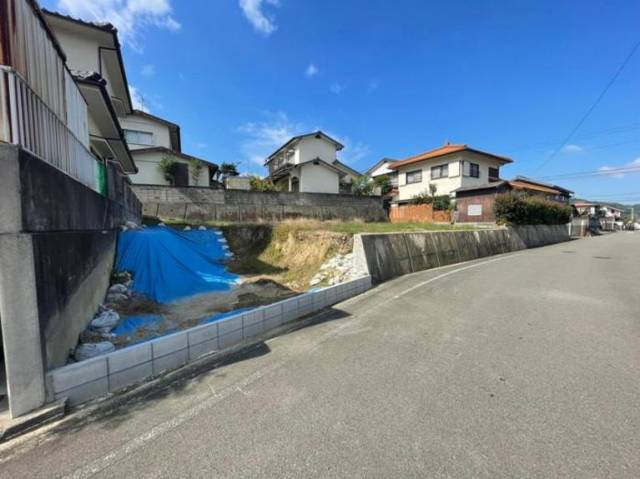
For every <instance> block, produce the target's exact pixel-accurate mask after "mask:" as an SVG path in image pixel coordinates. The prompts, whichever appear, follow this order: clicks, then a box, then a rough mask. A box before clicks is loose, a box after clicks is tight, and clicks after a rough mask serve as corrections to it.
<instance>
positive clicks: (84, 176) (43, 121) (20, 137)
mask: <svg viewBox="0 0 640 479" xmlns="http://www.w3.org/2000/svg"><path fill="white" fill-rule="evenodd" d="M64 79H65V81H66V83H67V85H66V90H67V92H69V93H68V95H66V98H64V99H63V100H66V115H67V117H68V118H67V121H63V120H62V119H60V117H58V115H57V114H56V113H55V112H54V110H52V109H51V108H50V107H49V105H48V104H46V103H45V102H44V101H43V100H42V99H41V98H40V96H38V95H37V94H36V93H35V92H34V91H33V90H32V89H31V87H30V86H29V85H28V84H27V82H26V81H25V80H24V79H23V78H22V76H21V75H19V74H18V73H17V72H15V71H14V70H13V69H11V68H8V67H6V66H2V65H0V96H1V97H2V98H1V99H0V141H5V142H7V143H13V144H15V145H20V146H21V147H22V148H24V149H25V150H28V151H29V152H31V153H32V154H34V155H36V156H38V157H39V158H40V159H42V160H44V161H46V162H47V163H50V164H51V165H53V166H55V167H56V168H58V169H60V170H62V171H63V172H65V173H67V174H68V175H70V176H72V177H73V178H75V179H77V180H78V181H80V182H81V183H83V184H84V185H86V186H88V187H89V188H91V189H93V190H95V191H98V184H97V169H98V164H97V160H96V158H95V157H94V156H93V155H92V154H91V152H90V151H89V149H88V148H87V145H88V130H87V109H86V108H87V107H86V104H85V103H84V100H83V99H82V97H81V95H80V93H79V91H78V89H77V86H76V85H75V83H74V82H73V79H72V78H71V75H69V74H68V72H67V73H66V75H65V76H64ZM76 92H77V93H76ZM72 93H73V94H72ZM67 125H69V126H67Z"/></svg>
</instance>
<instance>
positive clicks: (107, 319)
mask: <svg viewBox="0 0 640 479" xmlns="http://www.w3.org/2000/svg"><path fill="white" fill-rule="evenodd" d="M119 321H120V315H119V314H118V313H116V312H115V311H113V310H112V309H109V310H107V311H105V312H103V313H100V314H99V315H98V316H96V317H95V318H93V319H92V320H91V323H90V324H91V329H95V330H100V331H105V330H106V329H108V330H112V329H113V328H115V327H116V326H117V325H118V322H119Z"/></svg>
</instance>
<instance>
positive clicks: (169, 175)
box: [158, 156, 178, 186]
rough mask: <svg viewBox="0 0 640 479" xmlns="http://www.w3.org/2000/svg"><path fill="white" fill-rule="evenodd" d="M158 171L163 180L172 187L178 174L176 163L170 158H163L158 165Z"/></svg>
mask: <svg viewBox="0 0 640 479" xmlns="http://www.w3.org/2000/svg"><path fill="white" fill-rule="evenodd" d="M158 170H160V173H162V176H163V177H164V179H165V180H167V181H168V182H169V184H170V185H171V186H173V184H174V182H175V179H176V174H177V173H178V162H177V161H176V160H174V159H173V158H171V157H170V156H163V157H162V160H160V163H158Z"/></svg>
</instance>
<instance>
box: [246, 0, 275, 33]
mask: <svg viewBox="0 0 640 479" xmlns="http://www.w3.org/2000/svg"><path fill="white" fill-rule="evenodd" d="M238 3H239V5H240V8H241V9H242V13H244V16H245V17H246V18H247V20H249V23H251V25H253V28H254V29H255V30H256V31H258V32H260V33H263V34H264V35H271V34H272V33H273V32H275V31H276V30H277V29H278V27H277V25H276V23H275V18H274V17H273V15H271V16H268V15H267V14H266V13H265V12H264V5H266V4H268V5H271V6H273V7H279V6H280V1H279V0H239V2H238Z"/></svg>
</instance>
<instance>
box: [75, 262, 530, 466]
mask: <svg viewBox="0 0 640 479" xmlns="http://www.w3.org/2000/svg"><path fill="white" fill-rule="evenodd" d="M521 254H522V253H518V254H510V255H507V256H502V257H500V258H494V259H491V260H487V261H482V262H480V263H474V264H471V265H468V266H464V267H462V268H457V269H454V270H451V271H447V272H446V273H442V274H440V275H438V276H435V277H433V278H430V279H428V280H426V281H422V282H420V283H418V284H416V285H415V286H412V287H411V288H409V289H406V290H405V291H403V292H402V293H399V294H397V295H395V296H393V297H391V298H389V299H388V300H386V301H383V302H382V303H376V304H375V305H372V306H371V307H370V308H364V309H363V310H362V311H360V313H359V314H354V315H352V316H351V321H348V322H345V323H342V324H340V325H339V326H337V327H335V328H333V329H331V330H330V331H328V332H327V333H325V334H324V335H322V336H321V337H320V338H319V339H318V340H317V341H315V342H313V343H311V344H310V345H309V346H308V347H307V348H304V350H303V351H302V352H312V351H315V350H316V349H317V348H318V347H320V345H321V344H322V343H324V342H326V341H327V340H329V339H330V338H331V337H333V336H336V335H338V334H339V333H340V332H341V331H342V330H343V329H345V328H346V327H348V326H353V325H354V324H355V322H356V321H357V320H363V319H366V313H367V312H368V311H370V310H371V309H377V308H378V307H379V306H380V305H381V304H385V303H388V302H389V301H393V300H395V299H398V298H400V297H402V296H404V295H406V294H408V293H410V292H411V291H415V290H416V289H418V288H421V287H423V286H425V285H427V284H429V283H433V282H435V281H438V280H439V279H442V278H445V277H447V276H450V275H452V274H455V273H459V272H461V271H466V270H468V269H471V268H477V267H479V266H483V265H486V264H490V263H495V262H497V261H503V260H505V259H509V258H513V257H516V256H519V255H521ZM425 271H428V270H425ZM351 299H354V298H351ZM320 314H323V313H320ZM324 314H326V312H325V313H324ZM274 339H275V338H274ZM299 354H300V352H293V353H291V354H290V355H289V356H287V357H285V358H283V359H281V360H278V361H276V362H275V363H273V364H271V365H268V366H265V367H263V368H261V369H259V370H257V371H255V372H254V373H252V374H250V375H249V376H247V377H246V378H244V379H242V380H241V381H239V382H237V383H235V384H232V385H229V386H228V387H226V388H225V389H223V390H221V391H216V390H215V389H214V388H213V387H211V386H209V389H210V391H211V396H209V397H208V398H206V399H204V400H203V401H202V402H200V403H198V404H197V405H195V406H193V407H191V408H189V409H187V410H186V411H185V412H183V413H182V414H180V415H178V416H176V417H174V418H173V419H170V420H168V421H166V422H164V423H161V424H158V425H157V426H154V427H153V428H151V429H150V430H149V431H147V432H145V433H144V434H141V435H139V436H138V437H135V438H133V439H131V440H129V441H127V442H126V443H124V444H123V445H122V446H120V447H119V448H117V449H115V450H114V451H112V452H111V453H109V454H107V455H105V456H103V457H101V458H98V459H96V460H95V461H92V462H90V463H89V464H86V465H85V466H82V467H80V468H78V469H76V470H75V471H74V472H72V473H71V474H69V475H66V476H64V478H63V479H85V478H89V477H92V476H94V475H95V474H98V473H99V472H102V471H104V470H105V469H107V468H109V467H111V466H113V465H115V464H116V463H118V462H120V461H122V460H123V459H125V458H126V457H127V456H129V455H130V454H133V453H134V452H136V451H137V450H139V449H141V448H142V447H144V446H145V445H147V444H148V443H149V442H151V441H154V440H156V439H158V438H159V437H160V436H162V435H164V434H166V433H168V432H170V431H171V430H173V429H176V428H178V427H179V426H181V425H182V424H184V423H186V422H187V421H189V420H191V419H193V418H195V417H196V416H197V415H198V414H200V413H201V412H203V411H205V410H207V409H208V408H210V407H212V406H213V405H215V404H216V403H218V402H220V401H222V400H224V399H226V398H227V397H229V396H230V395H232V394H234V393H237V392H240V393H242V394H245V395H246V394H247V393H246V392H245V391H243V390H242V389H243V388H244V387H248V386H250V385H251V384H253V383H255V382H256V381H258V380H260V379H261V378H263V377H264V376H266V375H267V374H270V373H272V372H274V371H276V370H278V369H280V368H281V367H282V366H284V365H286V364H287V363H289V362H291V361H292V360H293V359H294V357H295V356H298V355H299Z"/></svg>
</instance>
